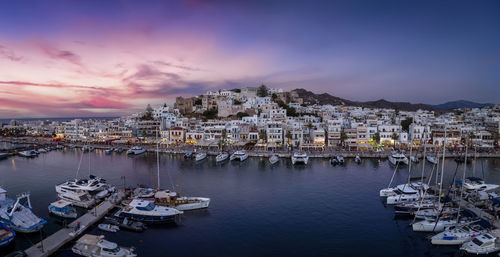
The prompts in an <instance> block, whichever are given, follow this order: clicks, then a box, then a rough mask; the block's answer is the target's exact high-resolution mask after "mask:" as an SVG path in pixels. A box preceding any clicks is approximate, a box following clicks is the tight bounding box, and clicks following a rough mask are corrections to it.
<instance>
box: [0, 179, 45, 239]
mask: <svg viewBox="0 0 500 257" xmlns="http://www.w3.org/2000/svg"><path fill="white" fill-rule="evenodd" d="M6 194H7V191H5V190H4V189H2V188H0V221H3V222H4V223H5V224H6V225H7V226H9V227H10V228H12V229H14V230H15V231H17V232H20V233H33V232H38V231H40V230H41V229H42V228H43V226H44V225H45V224H46V223H47V221H46V220H44V219H42V218H40V217H38V216H36V215H35V214H34V213H33V212H32V210H31V201H30V195H29V193H23V194H20V195H18V196H17V200H16V201H14V200H12V199H10V198H8V197H7V196H6ZM22 200H26V203H27V206H25V205H23V204H21V201H22Z"/></svg>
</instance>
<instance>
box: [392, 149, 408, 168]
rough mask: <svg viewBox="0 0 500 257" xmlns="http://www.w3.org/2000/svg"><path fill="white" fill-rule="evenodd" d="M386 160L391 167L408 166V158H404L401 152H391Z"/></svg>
mask: <svg viewBox="0 0 500 257" xmlns="http://www.w3.org/2000/svg"><path fill="white" fill-rule="evenodd" d="M388 159H389V161H390V162H391V163H392V164H393V165H397V164H408V158H406V156H405V155H404V154H403V153H401V152H396V151H393V152H392V154H391V155H389V157H388Z"/></svg>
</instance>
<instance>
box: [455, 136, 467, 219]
mask: <svg viewBox="0 0 500 257" xmlns="http://www.w3.org/2000/svg"><path fill="white" fill-rule="evenodd" d="M466 168H467V138H465V159H464V174H462V184H461V187H460V203H461V202H462V197H463V191H464V181H465V171H466ZM459 218H460V204H459V205H458V213H457V224H458V219H459Z"/></svg>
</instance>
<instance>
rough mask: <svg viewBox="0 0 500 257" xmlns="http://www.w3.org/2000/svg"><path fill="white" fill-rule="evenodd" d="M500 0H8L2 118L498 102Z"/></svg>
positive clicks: (1, 6) (3, 23)
mask: <svg viewBox="0 0 500 257" xmlns="http://www.w3.org/2000/svg"><path fill="white" fill-rule="evenodd" d="M499 13H500V1H487V0H484V1H458V0H457V1H445V0H442V1H441V0H440V1H411V0H410V1H400V0H396V1H386V0H380V1H372V0H367V1H356V0H349V1H347V0H346V1H334V0H328V1H314V0H312V1H295V0H287V1H273V0H262V1H259V0H252V1H236V0H228V1H223V0H221V1H211V0H186V1H149V0H140V1H132V0H122V1H114V0H106V1H102V0H95V1H92V0H86V1H72V0H61V1H53V0H42V1H29V0H6V1H0V118H21V117H85V116H116V115H124V114H129V113H132V112H136V111H140V110H144V109H145V106H146V105H147V104H151V105H153V106H155V105H160V104H163V103H173V100H174V99H175V97H177V96H191V95H198V94H201V93H204V92H206V91H209V90H217V89H229V88H237V87H245V86H258V85H261V84H265V85H267V86H269V87H275V88H283V89H285V90H292V89H295V88H305V89H308V90H311V91H313V92H316V93H324V92H326V93H329V94H332V95H335V96H338V97H342V98H346V99H349V100H355V101H369V100H377V99H381V98H383V99H386V100H391V101H408V102H412V103H428V104H438V103H443V102H446V101H450V100H458V99H465V100H471V101H476V102H491V103H500V15H498V14H499Z"/></svg>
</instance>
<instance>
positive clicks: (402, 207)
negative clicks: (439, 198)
mask: <svg viewBox="0 0 500 257" xmlns="http://www.w3.org/2000/svg"><path fill="white" fill-rule="evenodd" d="M434 206H435V202H434V201H430V200H424V201H416V202H407V203H400V204H398V205H395V206H394V212H395V213H396V214H412V213H413V212H415V211H418V210H425V209H431V208H434Z"/></svg>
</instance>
